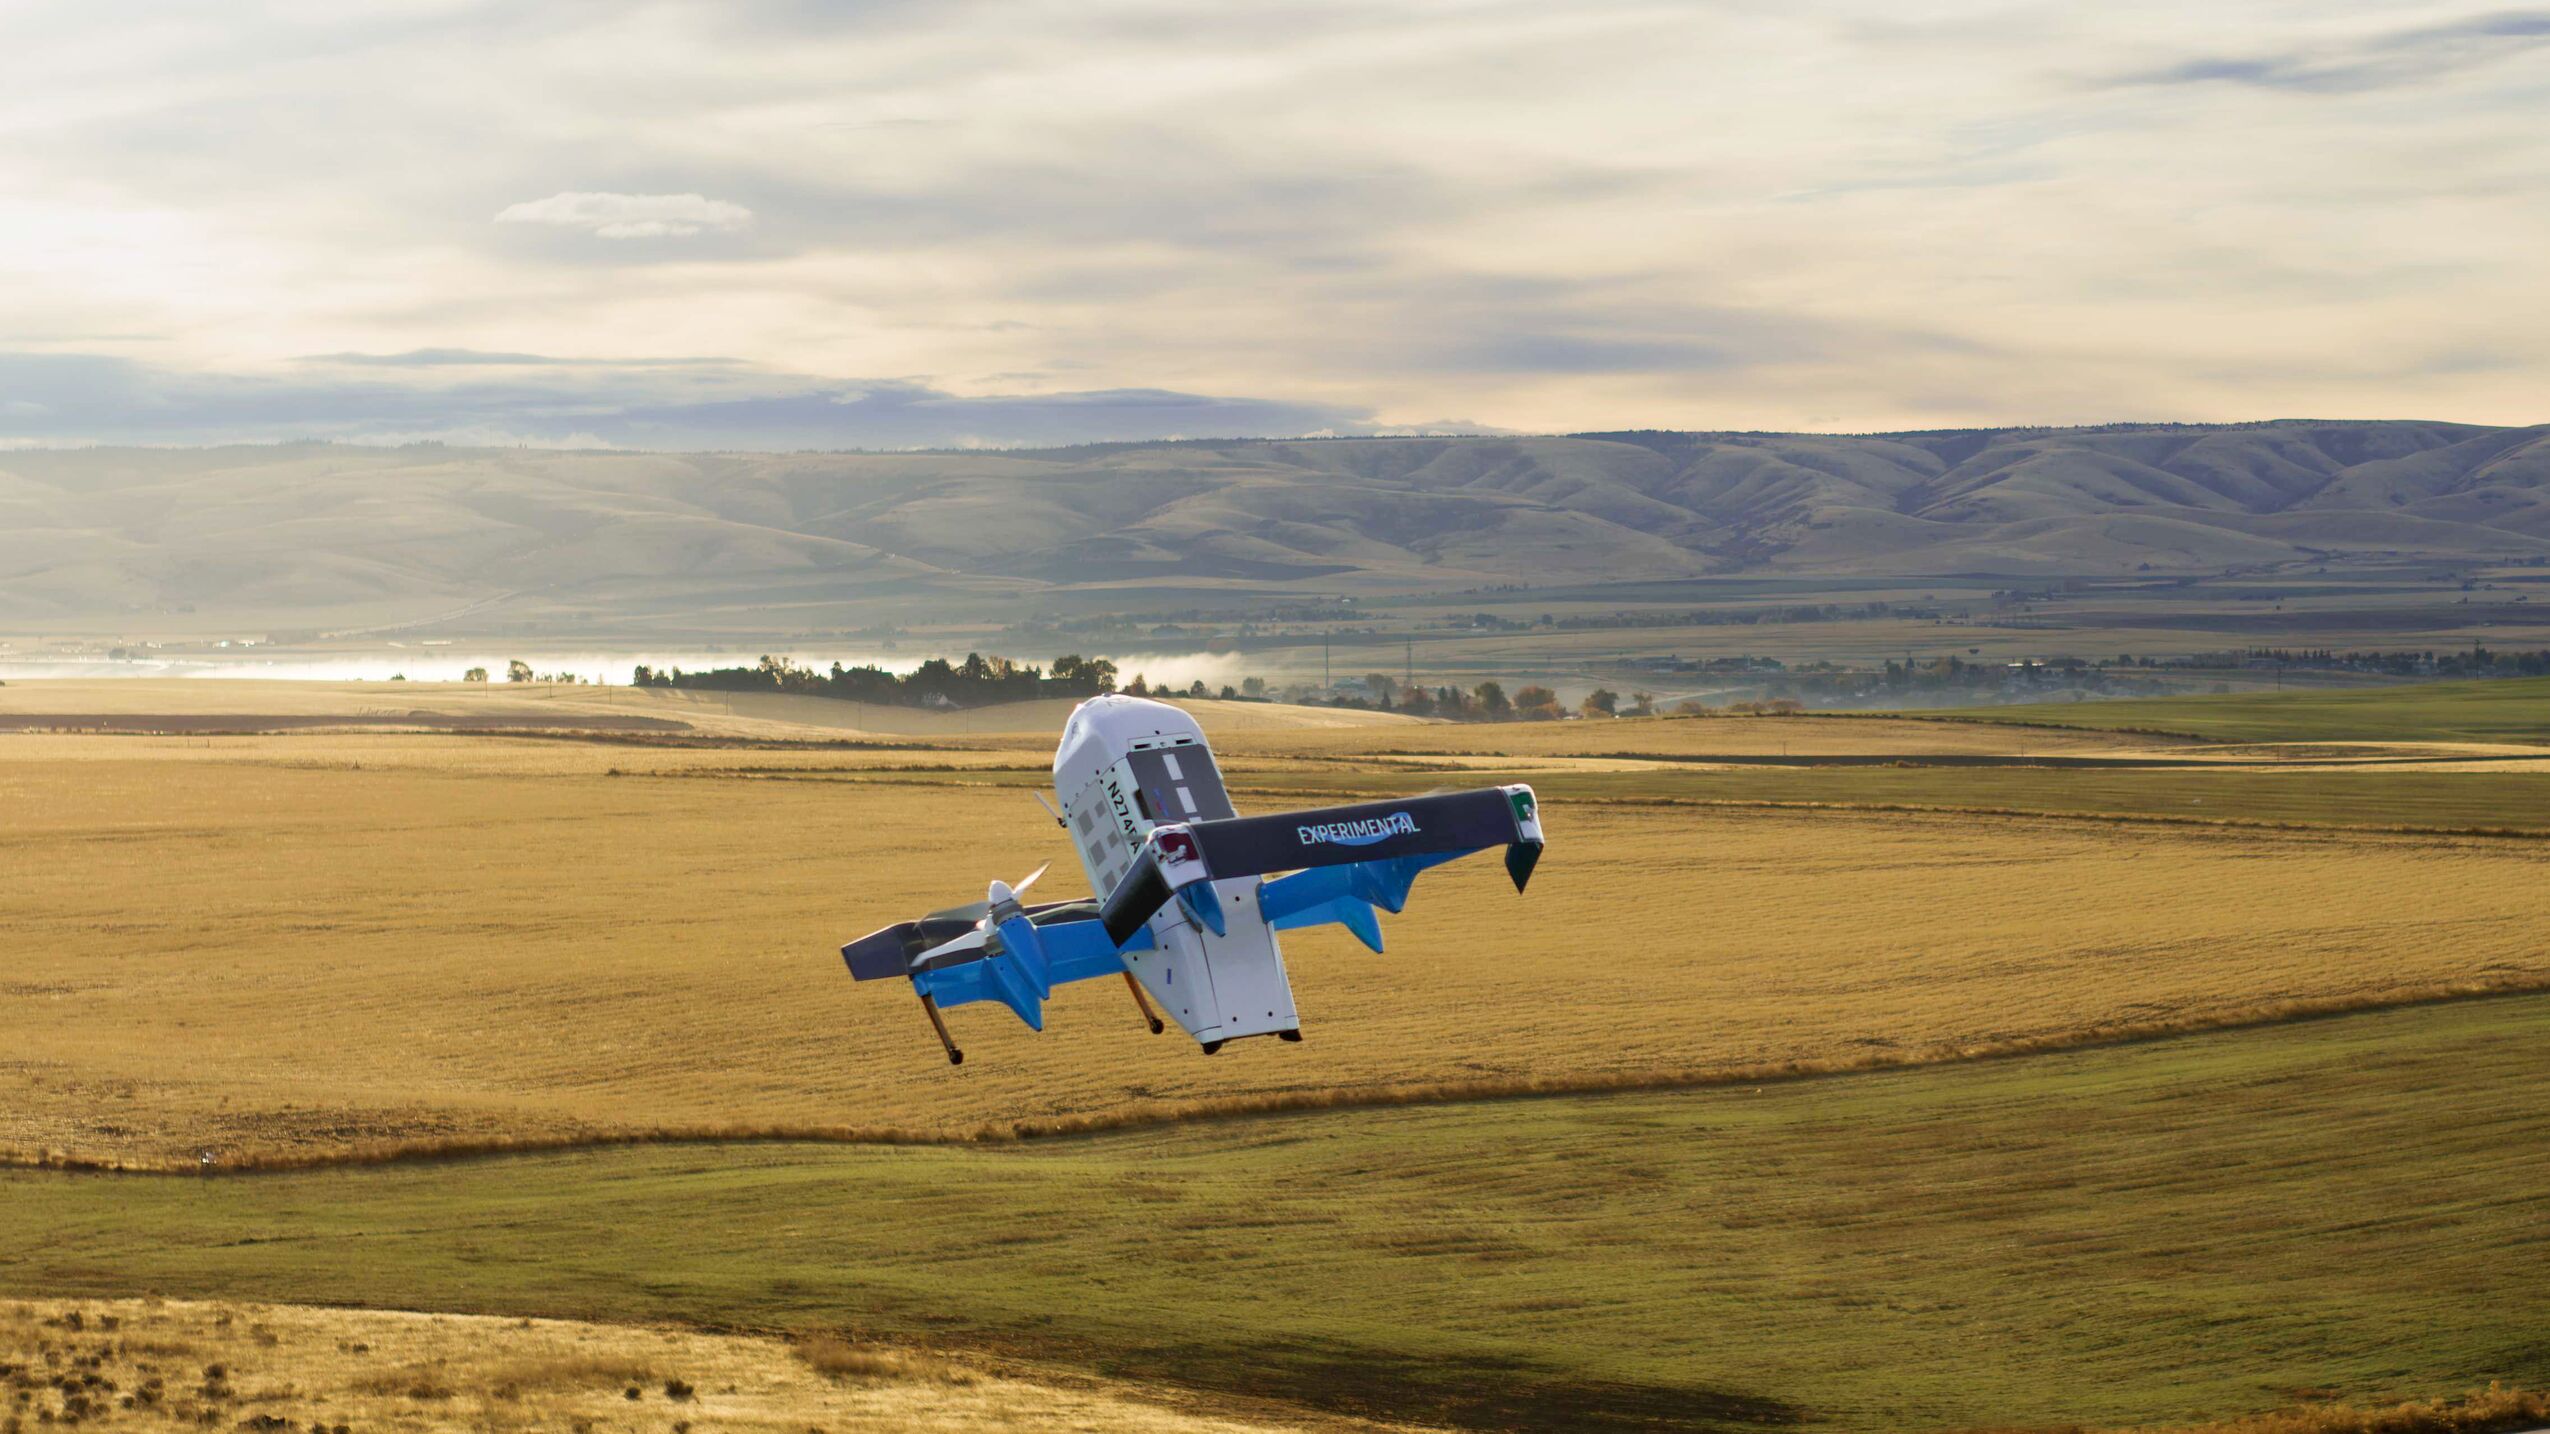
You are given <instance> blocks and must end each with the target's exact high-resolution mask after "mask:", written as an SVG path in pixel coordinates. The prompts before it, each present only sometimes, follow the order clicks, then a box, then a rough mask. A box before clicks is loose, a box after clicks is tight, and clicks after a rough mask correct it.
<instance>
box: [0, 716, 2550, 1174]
mask: <svg viewBox="0 0 2550 1434" xmlns="http://www.w3.org/2000/svg"><path fill="white" fill-rule="evenodd" d="M14 690H15V689H13V691H14ZM1767 725H1768V726H1780V725H1783V724H1776V723H1774V724H1767ZM1786 725H1789V726H1791V727H1796V726H1797V725H1798V724H1786ZM1804 725H1805V726H1807V727H1810V728H1812V729H1813V735H1814V736H1815V737H1816V739H1817V740H1839V739H1840V738H1844V737H1848V736H1851V735H1852V734H1854V733H1857V734H1859V735H1860V736H1861V738H1862V740H1877V741H1880V742H1882V743H1885V744H1895V745H1892V746H1881V747H1880V750H1895V749H1896V747H1897V746H1899V745H1900V744H1901V743H1903V742H1905V741H1908V740H1913V739H1914V738H1916V737H1918V738H1922V739H1927V740H1933V741H1938V742H1944V743H1950V744H1969V746H1970V747H1971V746H1972V745H1973V744H1981V743H1984V742H1986V741H1988V740H1989V738H1990V736H1991V735H1993V734H1982V735H1978V734H1976V733H1975V732H1973V731H1972V730H1971V729H1965V728H1959V727H1954V726H1950V725H1947V724H1939V723H1881V724H1869V725H1868V726H1866V727H1862V726H1861V724H1857V723H1813V724H1804ZM1595 726H1596V724H1569V725H1568V727H1567V728H1565V729H1556V728H1553V729H1547V730H1549V731H1552V732H1561V731H1563V732H1569V733H1581V732H1583V731H1584V730H1585V729H1589V728H1594V727H1595ZM1636 726H1638V727H1640V728H1644V729H1646V730H1643V731H1637V732H1634V733H1631V734H1629V735H1631V736H1633V737H1634V738H1635V739H1636V740H1637V741H1639V742H1642V743H1643V742H1651V741H1673V742H1681V743H1686V744H1689V745H1690V749H1691V750H1693V751H1705V750H1707V748H1706V745H1705V744H1706V743H1708V742H1710V741H1717V742H1728V741H1734V742H1740V743H1750V744H1753V745H1756V746H1758V745H1759V744H1760V743H1761V742H1762V741H1764V740H1769V739H1767V738H1765V737H1764V736H1763V735H1762V733H1761V732H1760V731H1759V730H1752V729H1751V724H1743V723H1733V722H1717V721H1710V722H1683V723H1652V724H1636ZM1708 729H1715V730H1714V731H1711V730H1708ZM1890 729H1902V730H1900V731H1898V730H1890ZM1478 730H1482V729H1473V730H1460V731H1456V732H1453V733H1452V734H1451V736H1450V737H1439V736H1438V734H1442V733H1445V732H1446V731H1447V729H1441V728H1425V727H1419V728H1393V729H1390V731H1389V732H1388V733H1386V734H1385V733H1381V732H1376V731H1371V730H1358V729H1341V730H1337V731H1332V732H1329V733H1326V734H1314V736H1304V735H1302V734H1299V733H1286V732H1282V731H1275V730H1260V731H1258V732H1256V733H1255V734H1253V735H1252V734H1244V733H1242V734H1233V735H1232V736H1231V738H1230V739H1229V740H1228V743H1227V745H1228V746H1229V748H1230V749H1231V752H1232V761H1231V766H1232V768H1233V770H1234V772H1235V774H1236V780H1237V784H1238V786H1239V787H1240V788H1241V789H1242V790H1241V794H1240V799H1241V801H1242V803H1243V805H1244V806H1247V805H1255V806H1257V807H1259V808H1260V809H1264V808H1267V807H1272V806H1277V805H1281V804H1283V803H1284V802H1285V801H1286V798H1284V797H1281V796H1275V795H1268V794H1263V793H1261V794H1258V795H1256V796H1254V797H1252V796H1251V795H1250V794H1249V793H1248V791H1247V790H1246V789H1247V787H1248V784H1249V782H1250V780H1252V778H1251V776H1250V774H1251V773H1253V772H1254V773H1259V774H1280V773H1285V772H1296V773H1298V772H1337V771H1341V770H1352V769H1353V768H1354V767H1355V766H1356V764H1357V763H1358V762H1359V761H1360V760H1361V756H1360V754H1361V753H1365V752H1370V751H1372V750H1375V749H1377V748H1378V747H1379V746H1380V745H1381V744H1382V739H1383V738H1384V737H1385V736H1387V737H1393V738H1395V737H1398V736H1401V735H1402V734H1403V733H1406V732H1414V733H1417V734H1421V735H1424V736H1427V737H1435V738H1437V742H1438V745H1444V746H1454V745H1460V744H1467V743H1470V742H1473V741H1479V740H1484V737H1483V736H1479V735H1474V732H1475V731H1478ZM1493 732H1494V734H1495V735H1499V736H1516V737H1518V738H1520V739H1523V740H1527V741H1538V742H1545V743H1550V744H1553V750H1555V744H1556V743H1557V742H1558V739H1557V738H1554V737H1543V736H1541V734H1540V733H1538V732H1533V731H1530V730H1528V729H1514V728H1505V729H1493ZM1871 734H1874V737H1873V738H1872V737H1871ZM1621 735H1622V734H1620V733H1616V732H1613V731H1609V730H1602V731H1599V732H1596V733H1594V734H1593V736H1592V737H1590V738H1588V737H1579V738H1578V739H1577V740H1579V741H1580V742H1583V741H1587V740H1596V741H1603V742H1609V741H1613V740H1618V739H1619V738H1620V736H1621ZM1999 735H2000V736H2001V738H2002V740H2004V741H2007V740H2009V739H2008V736H2007V734H1999ZM2038 735H2039V734H2023V738H2022V739H2023V740H2027V741H2035V740H2038ZM1453 738H1457V739H1458V741H1457V742H1455V741H1454V740H1452V739H1453ZM2072 740H2076V741H2079V742H2084V743H2095V742H2112V740H2113V739H2108V738H2102V737H2099V736H2097V735H2096V734H2084V735H2082V736H2080V737H2078V738H2075V739H2072ZM1049 741H1050V738H1049V737H1044V736H1042V735H1041V734H1040V735H1039V736H1037V737H1036V738H1034V739H1030V738H1027V737H1023V736H1022V737H1016V738H989V737H983V736H979V735H976V736H967V735H965V734H947V736H946V738H945V739H944V740H937V741H922V740H911V741H902V742H891V741H881V742H879V743H878V744H877V745H872V746H861V747H855V748H840V747H833V748H813V747H795V748H789V749H786V750H759V749H748V748H743V747H729V748H718V747H707V748H700V747H661V746H632V745H627V744H623V743H617V742H611V743H602V742H581V741H565V740H554V739H528V738H520V737H510V736H502V735H479V736H459V735H433V734H407V733H369V732H323V733H322V732H314V733H298V734H293V735H287V736H275V737H142V736H123V737H103V736H85V737H83V736H62V735H39V734H15V735H7V736H0V808H5V810H6V811H7V812H8V813H9V817H10V819H9V821H8V823H7V825H6V827H5V828H0V852H5V858H4V860H5V866H6V869H7V871H8V873H9V878H8V882H7V885H6V888H5V893H0V901H5V904H6V929H7V933H8V935H7V940H8V945H9V950H10V961H9V965H8V969H7V971H6V972H5V973H0V1148H5V1149H6V1151H7V1152H8V1153H9V1154H10V1156H11V1157H13V1158H16V1159H21V1160H25V1159H71V1160H82V1161H102V1162H114V1163H131V1164H143V1165H168V1164H177V1165H191V1164H193V1163H195V1162H196V1161H197V1160H199V1159H202V1158H207V1157H208V1158H210V1159H211V1160H213V1161H214V1162H216V1163H253V1162H255V1161H258V1160H271V1159H286V1160H289V1159H298V1158H311V1157H322V1156H326V1155H330V1154H335V1153H342V1152H348V1151H373V1152H378V1151H382V1150H386V1149H392V1148H402V1147H417V1146H424V1147H432V1146H435V1145H438V1144H439V1145H448V1144H453V1143H471V1142H479V1141H502V1140H509V1139H560V1138H570V1137H579V1136H587V1135H593V1134H607V1133H622V1134H631V1133H642V1132H660V1131H696V1132H729V1133H748V1132H754V1131H765V1130H785V1131H798V1132H815V1131H866V1132H870V1133H877V1134H885V1135H896V1136H910V1135H921V1136H947V1135H963V1134H980V1133H985V1132H994V1133H997V1132H1002V1131H1007V1130H1010V1129H1013V1128H1015V1127H1016V1126H1018V1125H1019V1124H1020V1123H1022V1122H1024V1123H1028V1124H1031V1125H1033V1124H1037V1123H1049V1124H1060V1125H1069V1124H1071V1123H1073V1122H1092V1123H1097V1122H1105V1121H1111V1120H1120V1119H1124V1118H1127V1117H1128V1116H1131V1117H1136V1118H1139V1117H1143V1116H1146V1115H1174V1114H1179V1113H1192V1112H1195V1111H1198V1110H1211V1109H1214V1108H1224V1109H1234V1108H1248V1107H1251V1106H1261V1107H1262V1106H1265V1105H1270V1104H1286V1103H1291V1104H1316V1103H1321V1102H1325V1101H1367V1100H1386V1099H1391V1098H1396V1097H1399V1096H1403V1095H1409V1094H1422V1093H1425V1092H1427V1091H1429V1090H1440V1089H1442V1088H1444V1087H1447V1086H1450V1087H1457V1088H1462V1089H1469V1090H1477V1091H1492V1090H1496V1089H1512V1088H1526V1087H1534V1086H1554V1087H1571V1086H1572V1087H1599V1086H1603V1085H1618V1084H1638V1083H1645V1082H1656V1081H1665V1080H1682V1079H1697V1078H1705V1077H1707V1076H1709V1075H1710V1074H1712V1073H1728V1072H1740V1071H1745V1070H1751V1069H1755V1068H1762V1067H1781V1066H1787V1065H1806V1066H1844V1067H1846V1066H1850V1065H1855V1064H1865V1063H1873V1062H1892V1061H1904V1060H1919V1059H1929V1058H1935V1057H1938V1056H1941V1055H1951V1054H1956V1053H1959V1052H1968V1051H1975V1050H1981V1049H1998V1048H2010V1047H2025V1046H2027V1045H2029V1044H2032V1043H2057V1044H2059V1043H2062V1042H2065V1041H2068V1040H2075V1039H2079V1038H2081V1037H2082V1036H2084V1035H2096V1034H2100V1033H2108V1034H2114V1033H2118V1032H2122V1031H2130V1030H2157V1029H2167V1028H2172V1027H2176V1026H2183V1025H2201V1024H2206V1023H2213V1022H2222V1021H2231V1020H2238V1019H2243V1018H2246V1017H2251V1016H2255V1015H2257V1014H2260V1013H2263V1012H2269V1011H2273V1010H2276V1009H2279V1008H2287V1007H2291V1006H2295V1005H2302V1006H2310V1005H2344V1004H2353V1003H2362V1002H2371V1001H2379V1000H2386V999H2400V998H2406V997H2410V996H2414V995H2418V994H2421V993H2432V992H2437V991H2445V990H2457V989H2475V988H2488V987H2514V986H2526V985H2536V984H2542V983H2545V982H2550V953H2546V952H2545V951H2544V950H2543V949H2542V948H2541V946H2540V944H2539V940H2538V935H2539V930H2538V927H2539V915H2540V910H2541V904H2540V898H2539V892H2540V890H2541V889H2542V884H2543V881H2544V878H2545V877H2550V846H2545V845H2544V844H2541V843H2537V842H2527V841H2522V840H2498V839H2489V838H2476V837H2474V838H2467V839H2448V838H2435V837H2412V836H2398V835H2384V834H2379V833H2373V832H2351V831H2341V830H2290V831H2269V830H2242V829H2236V828H2223V829H2215V828H2205V827H2193V826H2172V825H2161V824H2148V823H2137V822H2130V821H2129V822H2114V821H2095V820H2073V819H2066V818H2058V817H2029V816H1978V815H1973V814H1963V815H1950V814H1907V813H1890V812H1885V811H1878V810H1849V809H1835V810H1819V811H1792V810H1776V809H1760V810H1752V809H1745V808H1741V807H1722V808H1712V807H1674V806H1659V805H1654V804H1649V803H1643V802H1634V801H1626V800H1619V801H1613V800H1604V799H1602V798H1600V797H1586V798H1582V799H1571V800H1555V801H1552V802H1551V803H1550V805H1549V808H1548V811H1547V820H1548V825H1549V830H1550V834H1551V840H1552V847H1551V851H1550V855H1549V858H1548V859H1547V860H1546V861H1545V862H1544V863H1543V865H1542V867H1541V871H1540V874H1539V875H1538V876H1537V877H1536V879H1535V881H1534V884H1533V886H1532V889H1531V891H1530V893H1529V894H1528V895H1525V896H1517V895H1516V894H1515V893H1514V892H1513V891H1512V890H1511V889H1510V888H1509V887H1508V886H1507V884H1506V882H1505V879H1504V877H1503V874H1502V872H1501V871H1500V870H1499V869H1498V867H1497V865H1496V863H1495V862H1494V861H1492V860H1489V859H1477V860H1473V861H1470V862H1465V863H1461V864H1459V865H1456V866H1453V867H1450V868H1447V869H1445V870H1443V871H1440V872H1436V873H1432V874H1430V875H1429V876H1428V877H1427V878H1426V879H1425V880H1424V881H1423V882H1421V883H1420V884H1419V886H1418V889H1417V897H1416V901H1415V902H1414V903H1413V904H1412V906H1411V910H1410V913H1409V915H1407V916H1405V917H1402V918H1398V919H1396V920H1394V921H1389V922H1386V923H1385V925H1386V928H1387V930H1388V932H1389V935H1390V951H1389V954H1388V955H1387V956H1373V955H1371V954H1369V953H1367V952H1365V951H1363V950H1362V948H1361V947H1359V946H1357V945H1355V944H1354V943H1353V941H1352V940H1351V938H1348V937H1346V936H1344V935H1342V934H1340V933H1336V932H1333V931H1312V932H1304V933H1299V934H1296V935H1294V936H1292V937H1289V938H1288V940H1287V951H1288V957H1289V961H1290V965H1291V969H1292V975H1293V981H1294V986H1295V993H1296V996H1297V998H1298V1000H1299V1002H1300V1005H1301V1008H1302V1012H1303V1018H1304V1030H1305V1032H1306V1035H1307V1037H1308V1042H1307V1044H1305V1045H1302V1046H1285V1045H1279V1044H1277V1043H1274V1042H1243V1043H1240V1044H1238V1045H1235V1046H1233V1047H1231V1048H1230V1049H1228V1050H1226V1051H1224V1052H1223V1053H1221V1054H1220V1055H1219V1056H1216V1057H1212V1058H1206V1057H1204V1056H1202V1055H1201V1054H1200V1053H1199V1052H1198V1051H1197V1049H1196V1048H1195V1046H1194V1045H1193V1043H1192V1042H1189V1041H1186V1040H1184V1039H1182V1038H1180V1037H1178V1036H1177V1035H1175V1034H1174V1033H1172V1034H1171V1035H1168V1036H1162V1037H1154V1036H1151V1035H1149V1034H1148V1033H1147V1032H1146V1031H1145V1030H1144V1029H1143V1027H1142V1025H1141V1023H1140V1021H1139V1019H1138V1018H1137V1016H1136V1014H1135V1012H1134V1010H1133V1007H1132V1005H1131V1002H1130V1000H1129V999H1128V998H1127V996H1126V994H1125V992H1124V991H1123V990H1122V989H1121V987H1120V986H1118V985H1115V984H1113V983H1107V982H1091V983H1087V984H1084V985H1081V986H1076V987H1070V988H1066V989H1064V990H1063V991H1061V992H1059V993H1057V996H1056V999H1055V1000H1054V1002H1053V1004H1052V1006H1051V1007H1050V1009H1049V1012H1048V1031H1047V1032H1046V1034H1044V1035H1042V1036H1037V1035H1035V1034H1033V1033H1031V1032H1029V1031H1027V1030H1026V1029H1024V1028H1023V1027H1021V1026H1019V1025H1018V1024H1017V1023H1016V1022H1015V1021H1013V1020H1011V1019H1010V1018H1009V1017H1008V1016H1007V1014H1006V1013H1005V1012H1001V1011H999V1010H998V1009H997V1008H993V1007H976V1008H967V1009H963V1010H959V1011H957V1012H954V1013H952V1016H951V1020H952V1023H953V1025H954V1026H955V1028H956V1032H957V1035H958V1039H959V1040H960V1041H961V1042H962V1043H963V1044H964V1045H965V1046H966V1048H967V1051H968V1059H967V1063H966V1064H965V1065H964V1066H963V1067H961V1068H953V1069H952V1068H950V1067H949V1066H948V1065H947V1064H946V1063H945V1062H944V1061H943V1059H942V1058H941V1057H940V1055H939V1053H938V1051H937V1048H936V1044H935V1042H934V1041H933V1039H932V1038H931V1036H930V1034H929V1030H928V1027H927V1025H926V1024H925V1022H924V1020H923V1018H922V1015H921V1012H920V1010H919V1009H918V1007H917V1005H916V1004H915V1003H914V1002H913V1001H912V999H911V998H910V995H909V993H908V992H907V991H905V990H903V989H901V988H900V987H899V986H896V985H892V984H890V983H877V984H874V985H869V986H857V985H854V983H852V982H851V981H850V980H849V979H848V977H847V975H846V973H845V972H844V971H843V970H842V968H841V965H840V962H839V960H838V958H837V956H836V954H835V951H834V948H835V947H836V946H837V945H838V944H839V943H840V942H841V941H843V940H845V939H847V938H849V937H851V936H855V935H857V934H859V933H861V932H863V931H865V930H868V929H870V928H872V927H875V926H879V925H883V924H885V923H887V922H890V921H894V920H899V919H902V918H905V917H908V916H911V915H914V914H917V913H918V912H920V911H923V910H927V909H931V908H934V907H938V906H942V905H949V904H954V903H957V902H961V901H965V900H970V899H976V898H979V897H980V895H981V893H982V887H983V884H984V882H985V881H986V880H987V879H988V878H990V877H992V876H1007V877H1009V878H1011V879H1013V880H1014V879H1016V878H1017V877H1019V876H1021V875H1023V874H1024V873H1025V872H1027V871H1028V870H1029V869H1031V868H1033V867H1035V866H1036V865H1037V864H1039V863H1041V862H1044V861H1047V860H1057V861H1058V862H1059V864H1058V866H1057V868H1056V871H1055V874H1054V875H1053V876H1052V877H1050V878H1048V885H1047V886H1046V888H1044V890H1045V891H1050V892H1051V893H1052V894H1053V895H1055V896H1057V897H1068V896H1072V895H1077V894H1079V892H1078V887H1079V885H1080V877H1079V874H1078V872H1077V869H1076V868H1074V867H1073V866H1072V865H1071V864H1070V862H1069V860H1068V856H1069V852H1068V850H1067V848H1066V847H1065V845H1064V843H1063V841H1062V839H1061V836H1060V834H1059V833H1057V832H1056V831H1054V829H1053V828H1052V826H1051V825H1050V823H1048V822H1047V821H1046V820H1045V819H1044V817H1043V816H1042V815H1041V813H1040V812H1039V811H1038V809H1037V808H1036V807H1035V805H1034V804H1033V803H1032V802H1030V801H1029V800H1028V797H1027V796H1026V794H1025V792H1024V791H1022V790H1020V789H1019V786H1020V784H1021V783H1025V782H1028V781H1030V780H1031V779H1032V777H1033V776H1034V774H1036V773H1037V772H1038V771H1040V770H1041V768H1042V766H1043V764H1044V761H1045V758H1046V755H1047V753H1048V752H1049V750H1050V749H1049V747H1047V746H1046V745H1045V744H1046V743H1047V742H1049ZM1578 750H1580V751H1582V750H1587V749H1586V748H1584V747H1581V746H1580V747H1579V748H1578ZM1376 770H1386V769H1384V768H1376ZM1426 780H1427V779H1424V778H1417V777H1411V778H1410V785H1411V786H1414V785H1422V784H1424V783H1425V781H1426Z"/></svg>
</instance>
